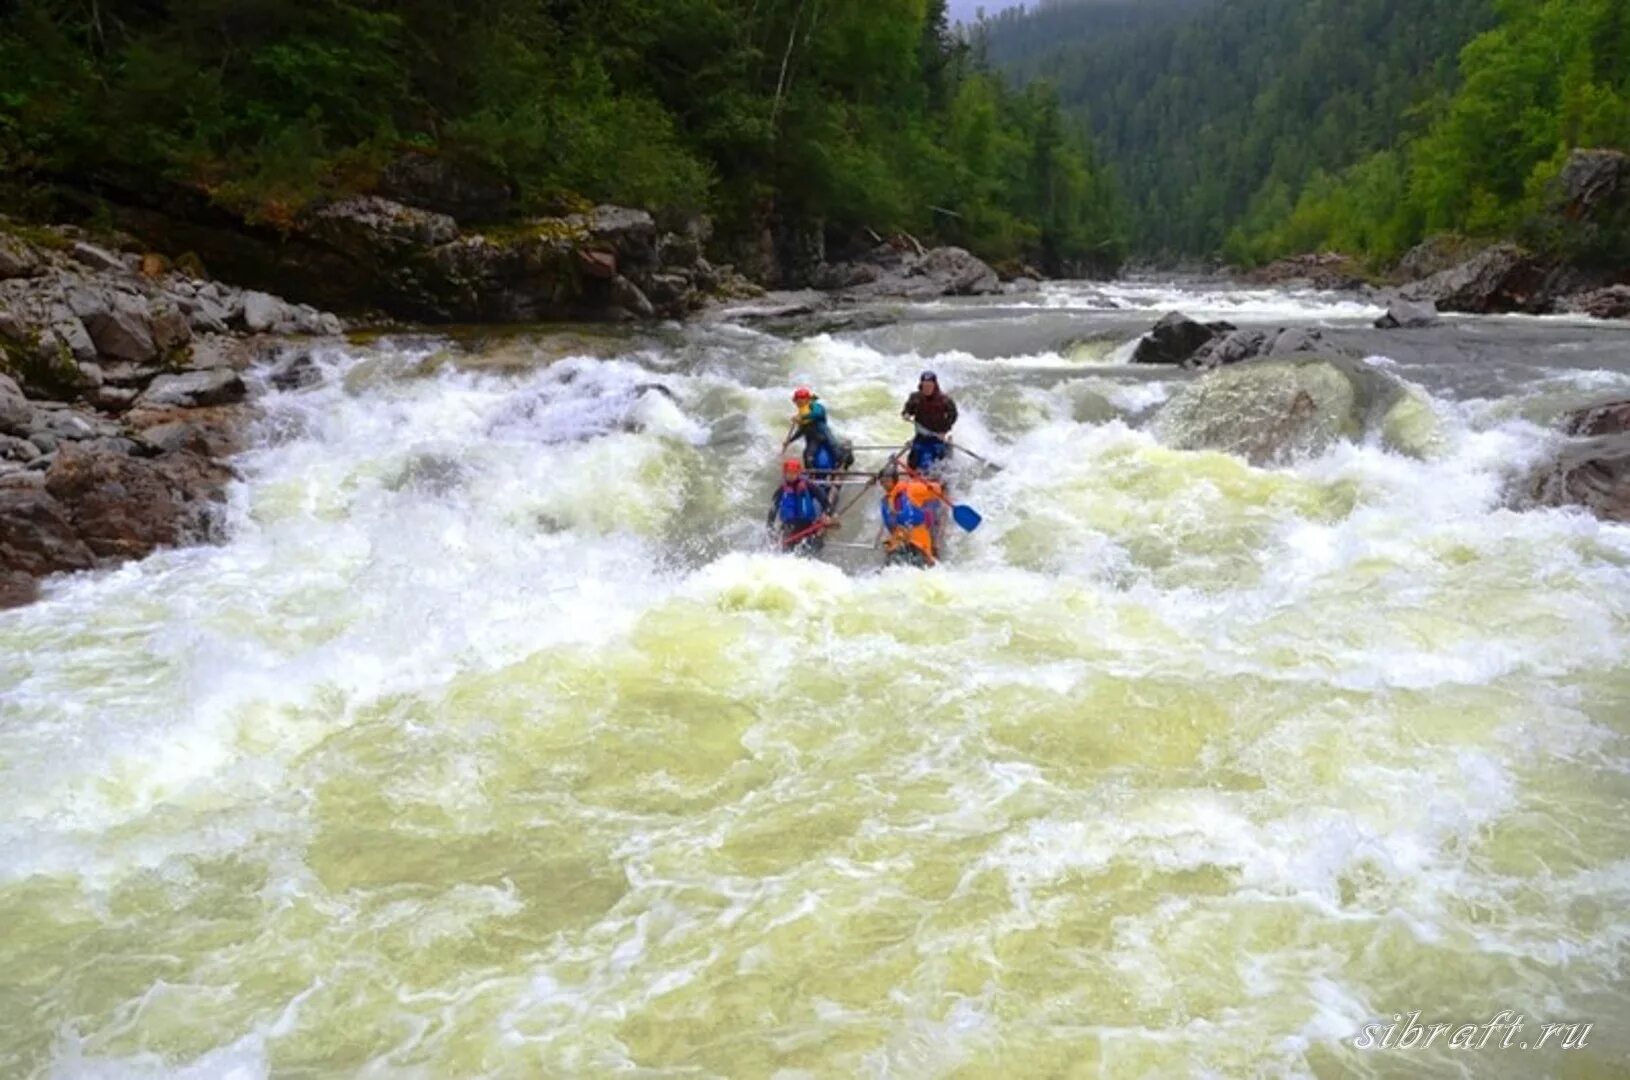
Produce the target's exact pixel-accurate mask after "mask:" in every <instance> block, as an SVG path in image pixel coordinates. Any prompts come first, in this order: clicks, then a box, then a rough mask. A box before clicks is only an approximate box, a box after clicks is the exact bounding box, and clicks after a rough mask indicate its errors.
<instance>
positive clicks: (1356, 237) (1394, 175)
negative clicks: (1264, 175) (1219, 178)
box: [1228, 0, 1630, 261]
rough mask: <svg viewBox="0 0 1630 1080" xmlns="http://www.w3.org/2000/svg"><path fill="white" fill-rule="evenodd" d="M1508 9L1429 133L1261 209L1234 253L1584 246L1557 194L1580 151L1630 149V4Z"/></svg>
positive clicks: (1563, 2) (1238, 236)
mask: <svg viewBox="0 0 1630 1080" xmlns="http://www.w3.org/2000/svg"><path fill="white" fill-rule="evenodd" d="M1498 6H1499V11H1500V23H1499V25H1498V26H1497V27H1495V28H1494V29H1493V30H1490V31H1489V32H1487V33H1485V34H1482V35H1481V36H1479V37H1477V38H1476V39H1475V40H1473V41H1472V42H1471V43H1470V44H1468V45H1467V46H1466V48H1465V50H1464V51H1463V52H1462V53H1461V54H1460V65H1459V78H1458V89H1457V90H1456V91H1455V92H1454V93H1453V95H1451V96H1448V97H1447V98H1444V99H1441V100H1437V101H1429V102H1427V103H1426V105H1425V107H1424V108H1423V109H1422V110H1421V111H1420V114H1421V116H1422V117H1423V119H1425V120H1427V123H1425V125H1424V127H1423V130H1421V131H1420V132H1419V133H1418V134H1415V135H1412V136H1409V137H1406V138H1404V139H1402V140H1401V141H1399V142H1398V143H1396V144H1395V145H1392V146H1389V147H1388V148H1386V149H1383V150H1380V151H1378V152H1376V153H1375V154H1373V155H1370V156H1368V157H1365V158H1364V159H1363V160H1361V161H1359V162H1358V163H1356V164H1354V165H1352V166H1350V167H1348V168H1346V169H1345V170H1342V171H1340V172H1337V173H1331V172H1326V171H1319V172H1316V173H1314V174H1313V176H1312V177H1311V178H1310V179H1309V181H1308V182H1307V183H1306V184H1305V185H1303V186H1302V188H1301V189H1300V193H1299V195H1298V196H1297V197H1296V199H1295V202H1294V204H1292V203H1291V202H1290V200H1289V198H1288V192H1287V191H1275V192H1272V193H1271V194H1270V195H1269V196H1268V197H1267V198H1265V199H1261V200H1259V201H1258V202H1257V204H1256V205H1255V206H1253V208H1252V212H1251V214H1250V216H1249V217H1248V218H1247V219H1246V220H1245V221H1244V222H1242V223H1241V224H1240V225H1239V226H1238V227H1237V228H1236V229H1235V230H1234V232H1233V234H1232V235H1231V237H1230V242H1229V245H1228V247H1229V253H1230V254H1231V255H1232V256H1233V257H1234V258H1235V259H1237V260H1239V261H1259V260H1261V259H1266V258H1272V257H1274V256H1277V255H1282V254H1285V253H1288V252H1293V251H1306V250H1311V249H1314V248H1324V247H1328V248H1335V249H1339V250H1343V251H1348V252H1351V253H1354V254H1363V255H1367V256H1370V257H1372V258H1374V259H1376V260H1377V261H1386V260H1390V259H1393V258H1396V257H1397V256H1398V255H1400V254H1401V253H1402V252H1404V251H1405V250H1406V249H1407V248H1408V247H1409V246H1410V245H1412V244H1414V243H1415V242H1417V241H1419V240H1420V239H1421V238H1423V237H1424V236H1427V235H1430V234H1436V233H1445V232H1447V233H1455V234H1459V235H1463V236H1469V237H1476V238H1492V237H1515V238H1517V239H1520V240H1522V241H1524V242H1525V243H1527V244H1528V245H1529V246H1531V247H1534V248H1537V249H1542V250H1543V249H1557V248H1563V249H1565V248H1568V247H1569V246H1570V245H1573V244H1576V243H1578V242H1579V238H1576V237H1574V236H1573V235H1571V233H1570V232H1569V231H1566V230H1559V229H1558V228H1557V222H1556V221H1555V219H1554V218H1553V217H1551V216H1550V215H1548V214H1546V213H1545V211H1546V209H1547V202H1548V200H1549V199H1550V191H1551V186H1552V185H1551V181H1552V180H1553V179H1554V178H1555V177H1556V175H1557V174H1558V173H1559V172H1560V170H1561V168H1562V166H1563V164H1564V162H1565V161H1566V160H1567V157H1568V152H1569V151H1570V150H1571V149H1573V148H1575V147H1581V146H1582V147H1616V148H1630V0H1544V2H1535V0H1502V2H1501V3H1500V4H1499V5H1498ZM1587 235H1588V234H1587ZM1625 241H1630V238H1626V237H1618V236H1606V237H1602V236H1591V237H1590V239H1589V242H1590V243H1594V244H1602V243H1606V244H1608V245H1619V244H1621V243H1623V242H1625ZM1562 253H1563V254H1566V255H1568V256H1570V257H1586V258H1591V257H1595V256H1597V255H1601V254H1609V255H1611V254H1613V253H1612V252H1594V251H1572V250H1564V251H1562ZM1623 254H1624V253H1623V251H1619V252H1618V253H1617V257H1618V258H1622V257H1623Z"/></svg>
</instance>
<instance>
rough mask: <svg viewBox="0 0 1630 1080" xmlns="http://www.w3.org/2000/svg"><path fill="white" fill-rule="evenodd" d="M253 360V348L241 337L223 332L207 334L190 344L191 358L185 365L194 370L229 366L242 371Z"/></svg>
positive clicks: (209, 369)
mask: <svg viewBox="0 0 1630 1080" xmlns="http://www.w3.org/2000/svg"><path fill="white" fill-rule="evenodd" d="M254 362H255V350H254V349H253V348H251V347H250V346H249V345H248V344H247V343H245V342H244V341H243V339H242V338H235V337H229V336H227V335H225V334H207V335H205V336H204V337H201V338H198V339H197V340H196V341H194V342H193V345H192V359H191V360H190V361H189V362H188V364H187V366H188V367H190V368H192V369H193V370H195V371H211V370H214V369H216V368H230V369H231V370H233V371H244V370H247V369H248V368H249V366H250V365H251V364H253V363H254Z"/></svg>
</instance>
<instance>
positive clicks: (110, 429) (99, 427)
mask: <svg viewBox="0 0 1630 1080" xmlns="http://www.w3.org/2000/svg"><path fill="white" fill-rule="evenodd" d="M33 431H34V432H45V433H46V434H48V435H51V436H54V437H55V438H57V439H67V440H69V441H72V442H79V441H82V440H84V439H95V438H108V437H111V436H114V435H117V434H118V433H119V426H118V425H117V424H110V423H107V422H106V421H93V420H91V419H90V418H88V417H86V416H84V415H82V414H81V413H77V412H74V411H73V410H72V409H49V410H47V409H41V410H40V412H39V414H38V415H37V416H36V417H35V421H34V428H33Z"/></svg>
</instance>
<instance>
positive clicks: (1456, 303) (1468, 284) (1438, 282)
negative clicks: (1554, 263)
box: [1399, 244, 1551, 315]
mask: <svg viewBox="0 0 1630 1080" xmlns="http://www.w3.org/2000/svg"><path fill="white" fill-rule="evenodd" d="M1545 277H1546V267H1544V266H1543V265H1542V264H1541V263H1539V262H1538V261H1537V260H1536V259H1535V258H1534V257H1533V256H1532V255H1530V254H1529V253H1528V252H1526V251H1524V250H1522V249H1521V248H1519V247H1516V246H1515V245H1512V244H1498V245H1496V246H1494V247H1491V248H1488V249H1487V250H1485V251H1480V252H1478V253H1477V254H1476V255H1474V256H1472V257H1471V258H1470V259H1468V260H1467V261H1465V262H1463V263H1461V264H1460V265H1458V266H1455V267H1452V268H1451V269H1448V270H1445V271H1443V272H1441V273H1438V274H1434V275H1432V276H1431V277H1429V278H1427V279H1426V280H1424V281H1417V282H1415V283H1414V284H1412V285H1407V286H1405V287H1404V288H1403V289H1402V290H1400V293H1399V295H1400V297H1402V298H1403V299H1404V300H1408V301H1412V302H1415V303H1431V304H1433V305H1435V306H1436V307H1437V309H1438V310H1439V311H1459V312H1467V313H1470V314H1474V315H1493V314H1500V313H1504V312H1514V311H1523V312H1535V313H1537V312H1543V311H1545V310H1548V309H1549V307H1550V304H1551V297H1550V296H1549V295H1548V294H1547V291H1546V290H1545V289H1544V284H1545Z"/></svg>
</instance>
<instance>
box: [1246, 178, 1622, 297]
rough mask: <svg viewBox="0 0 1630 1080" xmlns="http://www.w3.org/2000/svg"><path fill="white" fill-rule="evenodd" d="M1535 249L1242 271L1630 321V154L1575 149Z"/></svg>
mask: <svg viewBox="0 0 1630 1080" xmlns="http://www.w3.org/2000/svg"><path fill="white" fill-rule="evenodd" d="M1527 232H1528V233H1529V234H1530V238H1531V239H1532V240H1533V241H1534V244H1533V246H1531V247H1524V246H1522V245H1521V244H1517V243H1495V244H1479V243H1477V242H1475V241H1472V240H1468V239H1466V238H1463V237H1457V236H1447V235H1445V236H1434V237H1432V238H1430V239H1428V240H1426V241H1425V242H1424V243H1422V244H1420V245H1418V246H1417V247H1416V248H1414V249H1413V250H1411V251H1410V252H1409V253H1408V254H1406V255H1405V256H1404V257H1403V258H1402V259H1401V260H1399V262H1398V263H1397V265H1396V266H1394V267H1392V268H1391V269H1390V270H1388V271H1387V272H1384V273H1375V272H1372V271H1371V270H1369V269H1367V268H1366V267H1365V266H1364V265H1363V264H1361V263H1360V262H1359V261H1358V260H1356V259H1353V258H1351V257H1349V256H1346V255H1341V254H1336V253H1331V252H1325V253H1319V254H1309V255H1300V256H1296V257H1294V258H1289V259H1281V260H1279V261H1277V262H1274V263H1271V264H1269V265H1268V266H1265V267H1261V268H1258V269H1256V270H1251V271H1248V272H1246V273H1244V274H1243V275H1242V276H1243V277H1244V278H1245V279H1246V280H1248V281H1251V282H1254V283H1256V284H1263V285H1274V286H1278V287H1281V288H1298V287H1302V288H1317V289H1337V290H1352V291H1358V292H1368V293H1374V294H1380V295H1385V296H1392V297H1395V298H1396V299H1401V300H1403V301H1406V302H1409V303H1413V304H1417V305H1431V306H1432V307H1433V308H1434V309H1436V310H1437V311H1445V312H1458V313H1464V314H1472V315H1499V314H1508V313H1522V314H1528V315H1549V314H1582V315H1590V316H1592V317H1595V318H1600V319H1623V318H1630V156H1627V155H1625V154H1623V153H1621V152H1619V151H1617V150H1575V151H1574V152H1573V154H1572V155H1571V156H1570V157H1569V159H1568V162H1567V164H1566V165H1565V166H1564V167H1563V169H1562V171H1561V172H1560V173H1559V174H1558V176H1557V178H1556V180H1555V182H1554V183H1553V185H1552V188H1551V194H1550V197H1549V204H1548V207H1547V209H1546V211H1545V213H1544V214H1543V215H1542V216H1541V217H1540V218H1539V219H1538V220H1536V221H1534V222H1532V223H1530V225H1529V227H1528V229H1527Z"/></svg>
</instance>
